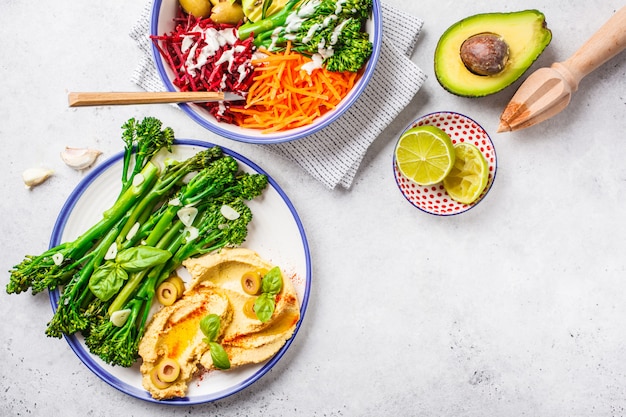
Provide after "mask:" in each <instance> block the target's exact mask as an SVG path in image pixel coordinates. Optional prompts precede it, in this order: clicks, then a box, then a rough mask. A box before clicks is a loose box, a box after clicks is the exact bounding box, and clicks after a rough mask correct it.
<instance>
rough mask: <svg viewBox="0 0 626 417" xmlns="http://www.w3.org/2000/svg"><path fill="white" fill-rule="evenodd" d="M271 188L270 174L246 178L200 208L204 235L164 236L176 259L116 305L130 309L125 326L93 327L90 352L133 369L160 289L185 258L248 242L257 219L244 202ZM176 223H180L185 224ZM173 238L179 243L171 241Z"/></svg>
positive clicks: (105, 322) (198, 223) (103, 320)
mask: <svg viewBox="0 0 626 417" xmlns="http://www.w3.org/2000/svg"><path fill="white" fill-rule="evenodd" d="M266 186H267V177H265V176H264V175H261V174H241V175H239V176H238V177H237V180H236V182H235V183H234V184H232V185H231V187H229V192H227V193H224V194H220V195H219V196H217V197H215V198H213V199H209V200H203V201H202V202H201V203H199V204H198V207H197V208H198V216H196V218H195V219H194V222H193V226H192V227H193V228H196V229H197V231H198V233H190V232H189V230H187V229H188V228H185V229H184V230H183V232H182V233H175V232H171V231H169V232H168V233H167V234H166V235H165V236H163V238H162V241H161V242H166V241H168V242H169V243H168V244H167V248H168V250H169V251H171V252H172V253H173V255H172V257H171V258H170V259H169V260H168V261H167V262H166V263H164V264H161V265H158V266H155V267H153V268H151V269H150V270H149V271H148V272H147V273H146V274H145V279H143V280H142V281H141V282H139V283H138V287H137V289H136V292H135V291H134V290H132V291H130V293H131V294H133V295H132V296H131V297H130V298H128V299H127V301H124V302H123V303H121V304H120V307H115V311H118V310H120V309H124V310H126V309H128V310H130V315H129V317H128V319H127V321H126V322H125V323H124V324H123V325H122V327H116V326H115V325H114V324H113V323H112V322H111V321H110V320H109V319H108V318H107V317H108V315H100V316H99V318H100V321H99V324H97V325H96V326H94V327H93V328H92V329H91V332H90V334H89V335H88V336H87V337H86V339H85V342H86V344H87V346H88V347H89V349H90V351H91V352H92V353H93V354H95V355H98V356H99V357H100V358H101V359H102V360H104V361H105V362H107V363H109V364H112V365H119V366H125V367H128V366H131V365H132V364H133V363H134V362H135V360H136V359H137V357H138V347H139V341H140V340H141V337H143V334H144V329H145V325H146V323H147V321H148V318H149V312H150V308H151V306H152V302H153V300H154V295H155V291H156V287H157V286H158V285H159V284H160V283H161V282H163V281H164V280H165V279H167V278H168V277H169V276H170V275H171V274H172V273H173V272H174V271H175V270H176V269H177V268H179V267H180V266H181V265H182V262H183V261H184V260H185V259H187V258H189V257H192V256H197V255H201V254H204V253H209V252H213V251H215V250H218V249H220V248H223V247H226V246H238V245H240V244H241V243H243V242H244V240H245V238H246V236H247V233H248V229H247V226H248V224H249V222H250V221H251V220H252V212H251V211H250V208H249V207H248V206H247V205H246V204H245V202H244V199H248V197H249V198H254V197H256V196H258V195H260V194H261V193H262V192H263V190H264V188H265V187H266ZM225 204H227V205H228V206H229V207H230V209H232V210H234V212H236V213H237V216H236V218H232V217H230V218H226V217H224V215H223V214H222V208H223V206H224V205H225ZM176 223H177V224H178V223H180V220H177V221H176ZM168 235H169V236H171V237H173V239H172V240H170V238H169V237H166V236H168ZM122 291H123V290H122ZM111 307H113V304H111ZM109 310H111V308H109Z"/></svg>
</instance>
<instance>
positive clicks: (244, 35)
mask: <svg viewBox="0 0 626 417" xmlns="http://www.w3.org/2000/svg"><path fill="white" fill-rule="evenodd" d="M299 1H300V0H290V1H289V2H288V3H286V4H285V6H284V7H283V8H282V9H280V10H279V11H278V12H276V13H274V14H272V15H270V16H267V17H265V18H264V19H261V20H257V21H256V22H249V23H244V24H243V25H241V26H240V27H239V29H238V35H239V39H241V40H242V41H243V40H246V39H248V38H249V37H250V36H255V37H256V36H258V35H259V34H261V33H263V32H271V31H273V30H274V29H275V28H277V27H280V26H283V25H284V24H285V23H286V21H287V16H289V15H290V14H291V12H292V10H293V8H294V7H295V6H296V4H298V2H299Z"/></svg>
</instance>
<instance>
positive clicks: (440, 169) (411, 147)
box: [395, 125, 456, 185]
mask: <svg viewBox="0 0 626 417" xmlns="http://www.w3.org/2000/svg"><path fill="white" fill-rule="evenodd" d="M395 154H396V163H397V164H398V169H399V170H400V172H401V173H402V174H403V175H404V176H405V177H407V178H408V179H410V180H411V181H413V182H415V183H416V184H418V185H432V184H437V183H438V182H441V181H442V180H443V179H444V178H445V177H446V176H447V175H448V174H449V173H450V171H451V170H452V167H453V166H454V161H455V158H456V156H455V150H454V146H453V145H452V140H451V139H450V136H448V134H447V133H446V132H444V131H443V130H441V129H439V128H438V127H435V126H430V125H424V126H416V127H413V128H411V129H409V130H407V131H406V132H404V133H403V134H402V136H400V139H399V140H398V145H397V146H396V151H395Z"/></svg>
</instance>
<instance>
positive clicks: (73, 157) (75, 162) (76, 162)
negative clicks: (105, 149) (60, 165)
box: [61, 146, 102, 171]
mask: <svg viewBox="0 0 626 417" xmlns="http://www.w3.org/2000/svg"><path fill="white" fill-rule="evenodd" d="M101 154H102V152H101V151H98V150H96V149H89V148H71V147H69V146H66V147H65V150H64V151H63V152H61V159H63V162H65V164H66V165H67V166H69V167H70V168H74V169H76V170H78V171H80V170H83V169H87V168H89V167H90V166H92V165H93V163H94V162H96V159H98V156H100V155H101Z"/></svg>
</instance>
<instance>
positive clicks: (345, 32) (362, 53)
mask: <svg viewBox="0 0 626 417" xmlns="http://www.w3.org/2000/svg"><path fill="white" fill-rule="evenodd" d="M371 10H372V0H305V1H304V2H302V3H300V4H299V5H298V6H297V7H295V6H294V5H292V4H291V3H288V4H287V5H286V6H285V8H283V9H282V10H281V11H279V12H277V13H276V14H275V15H273V16H269V17H267V18H266V19H262V20H259V21H257V22H254V23H248V24H244V25H242V26H241V27H240V28H239V36H240V38H242V39H245V38H246V37H248V36H251V35H254V37H255V45H256V46H257V47H264V48H266V49H268V50H280V49H283V48H284V47H285V45H287V43H288V42H291V45H292V49H293V50H295V51H298V52H300V53H303V54H306V55H315V54H318V55H320V56H321V57H322V58H323V63H324V65H325V66H326V69H328V70H330V71H351V72H356V71H358V70H359V69H361V68H362V67H363V65H364V64H365V62H366V61H367V59H368V58H369V57H370V55H371V53H372V49H373V45H372V43H371V42H370V40H369V36H368V34H367V33H366V32H365V30H364V24H365V21H366V19H367V18H368V17H369V15H370V13H371Z"/></svg>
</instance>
